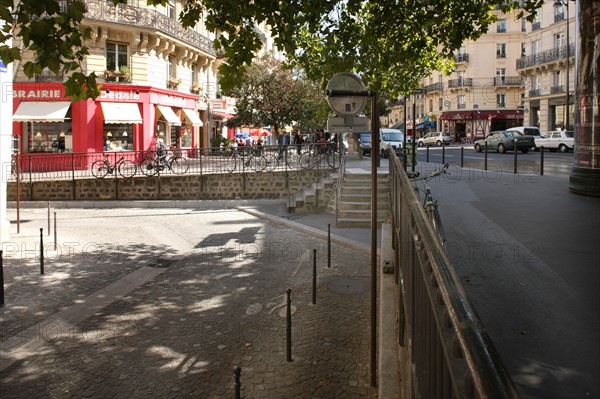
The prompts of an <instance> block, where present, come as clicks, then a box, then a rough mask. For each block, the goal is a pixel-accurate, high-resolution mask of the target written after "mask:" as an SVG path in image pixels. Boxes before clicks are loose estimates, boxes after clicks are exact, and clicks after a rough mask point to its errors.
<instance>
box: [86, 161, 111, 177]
mask: <svg viewBox="0 0 600 399" xmlns="http://www.w3.org/2000/svg"><path fill="white" fill-rule="evenodd" d="M91 169H92V175H93V176H94V177H95V178H96V179H102V178H103V177H104V176H106V175H107V174H108V172H109V170H110V166H109V165H108V162H106V161H96V162H94V163H93V164H92V167H91Z"/></svg>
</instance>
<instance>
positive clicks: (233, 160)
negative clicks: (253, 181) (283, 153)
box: [225, 147, 276, 173]
mask: <svg viewBox="0 0 600 399" xmlns="http://www.w3.org/2000/svg"><path fill="white" fill-rule="evenodd" d="M273 158H275V157H273ZM272 162H273V160H271V164H272ZM275 162H276V159H275ZM268 165H269V161H268V160H267V158H266V157H265V156H264V155H261V153H260V152H259V151H257V150H255V149H253V148H252V147H249V148H244V147H237V148H234V149H233V151H232V152H231V154H229V155H228V156H227V158H226V159H225V169H226V170H227V171H228V172H229V173H232V172H234V171H235V170H236V169H238V168H240V169H242V170H244V169H250V170H252V171H254V172H262V171H263V170H265V168H266V167H267V166H268Z"/></svg>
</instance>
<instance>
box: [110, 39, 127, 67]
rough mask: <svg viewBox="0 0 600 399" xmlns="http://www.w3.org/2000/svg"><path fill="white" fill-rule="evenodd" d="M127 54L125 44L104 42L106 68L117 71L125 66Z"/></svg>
mask: <svg viewBox="0 0 600 399" xmlns="http://www.w3.org/2000/svg"><path fill="white" fill-rule="evenodd" d="M128 59H129V56H128V52H127V45H126V44H119V43H108V42H107V43H106V69H107V70H109V71H119V69H121V68H123V67H127V66H128V64H129V62H128Z"/></svg>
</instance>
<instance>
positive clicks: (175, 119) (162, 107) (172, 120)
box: [156, 105, 181, 126]
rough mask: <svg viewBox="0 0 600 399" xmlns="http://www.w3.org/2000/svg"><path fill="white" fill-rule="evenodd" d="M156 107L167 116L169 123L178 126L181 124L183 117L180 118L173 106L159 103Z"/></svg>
mask: <svg viewBox="0 0 600 399" xmlns="http://www.w3.org/2000/svg"><path fill="white" fill-rule="evenodd" d="M156 108H158V110H159V111H160V113H161V114H162V116H164V117H165V119H166V120H167V122H169V124H171V125H177V126H180V125H181V119H179V117H178V116H177V115H176V114H175V112H173V109H172V108H171V107H167V106H166V105H157V106H156Z"/></svg>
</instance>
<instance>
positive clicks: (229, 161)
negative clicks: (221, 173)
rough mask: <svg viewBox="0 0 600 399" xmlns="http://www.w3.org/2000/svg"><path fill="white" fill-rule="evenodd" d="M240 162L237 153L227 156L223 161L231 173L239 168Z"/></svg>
mask: <svg viewBox="0 0 600 399" xmlns="http://www.w3.org/2000/svg"><path fill="white" fill-rule="evenodd" d="M238 162H239V161H238V157H237V155H234V154H231V155H229V156H225V158H224V163H223V164H224V166H225V170H226V171H227V172H229V173H233V171H234V170H236V168H237V164H238Z"/></svg>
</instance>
